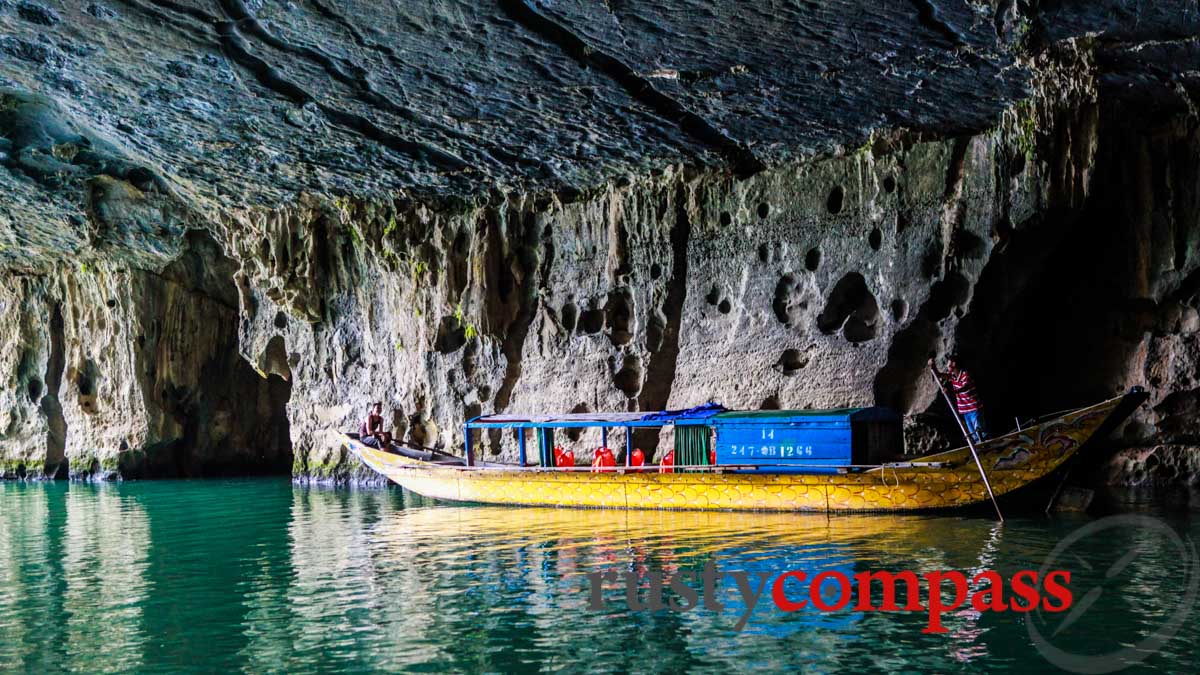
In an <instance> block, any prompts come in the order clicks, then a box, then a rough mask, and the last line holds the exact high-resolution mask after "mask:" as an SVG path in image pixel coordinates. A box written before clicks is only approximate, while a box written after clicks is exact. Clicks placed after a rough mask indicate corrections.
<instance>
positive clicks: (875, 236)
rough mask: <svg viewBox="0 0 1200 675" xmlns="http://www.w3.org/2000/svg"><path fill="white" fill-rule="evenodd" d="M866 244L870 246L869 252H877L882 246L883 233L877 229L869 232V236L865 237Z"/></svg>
mask: <svg viewBox="0 0 1200 675" xmlns="http://www.w3.org/2000/svg"><path fill="white" fill-rule="evenodd" d="M867 243H869V244H870V245H871V250H873V251H878V250H879V247H880V246H882V245H883V231H882V230H880V229H879V228H878V227H876V228H874V229H872V230H871V234H870V235H869V236H868V237H867Z"/></svg>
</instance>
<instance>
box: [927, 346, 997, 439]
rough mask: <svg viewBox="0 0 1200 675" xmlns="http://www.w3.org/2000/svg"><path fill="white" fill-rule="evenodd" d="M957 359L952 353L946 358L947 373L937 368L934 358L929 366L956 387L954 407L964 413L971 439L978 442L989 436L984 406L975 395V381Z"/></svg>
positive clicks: (963, 416) (941, 378)
mask: <svg viewBox="0 0 1200 675" xmlns="http://www.w3.org/2000/svg"><path fill="white" fill-rule="evenodd" d="M955 359H956V357H955V356H954V355H951V356H950V357H949V358H948V359H947V360H946V369H947V372H945V373H943V372H941V371H939V370H938V369H937V366H936V365H935V364H934V362H933V359H929V367H930V368H933V372H935V373H937V376H938V379H940V380H942V382H943V383H948V384H949V385H950V386H951V387H952V388H953V389H954V404H955V405H954V407H956V408H958V414H960V415H962V418H963V424H964V425H965V426H966V427H967V433H968V434H969V435H970V436H971V440H973V441H975V442H976V443H978V442H980V441H982V440H985V439H986V438H987V428H986V427H985V425H984V420H983V406H981V405H979V398H978V397H977V396H976V395H975V383H974V382H972V381H971V376H970V375H969V374H968V373H967V371H966V370H965V369H963V368H960V367H959V366H958V363H957V362H956V360H955Z"/></svg>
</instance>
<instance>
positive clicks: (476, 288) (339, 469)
mask: <svg viewBox="0 0 1200 675" xmlns="http://www.w3.org/2000/svg"><path fill="white" fill-rule="evenodd" d="M1147 4H1148V5H1149V6H1141V5H1139V6H1138V7H1137V8H1136V9H1130V8H1128V7H1126V5H1125V4H1124V3H1115V2H1114V3H1050V2H1044V3H1024V2H1004V1H1001V2H991V3H988V2H981V3H952V2H925V1H922V2H913V3H892V4H890V5H888V4H885V5H880V4H879V3H863V2H856V1H839V2H827V3H808V4H802V5H796V6H794V7H788V8H782V7H779V6H777V5H776V4H775V3H737V4H736V5H733V4H727V3H717V2H710V1H708V0H688V1H687V2H680V3H674V4H670V3H668V4H664V3H640V2H621V3H615V2H609V3H601V2H594V3H593V2H582V1H578V2H554V3H541V2H533V1H532V0H524V1H522V0H511V1H510V0H498V1H497V2H495V3H467V2H462V3H459V2H447V3H439V4H437V5H436V6H431V7H436V8H424V9H422V8H413V7H406V8H404V9H395V8H381V7H379V6H377V3H367V2H340V3H333V2H327V1H324V0H305V1H303V2H291V3H280V2H265V1H258V2H250V1H242V0H229V1H226V0H221V1H219V2H216V1H214V2H203V1H201V0H175V1H170V2H168V1H166V0H119V1H118V0H110V1H108V2H94V3H66V2H50V1H49V0H42V1H39V2H32V1H26V0H21V1H13V0H0V26H2V27H3V28H4V30H3V37H0V54H3V56H4V59H3V60H2V61H0V87H3V89H2V90H0V188H2V189H3V190H4V191H5V194H6V198H5V199H4V200H3V202H0V269H2V270H3V271H2V272H0V315H2V316H3V317H4V319H5V320H4V322H3V324H2V325H0V344H3V349H2V350H0V377H3V378H7V380H6V381H5V384H4V386H3V387H0V474H3V475H5V476H7V477H40V476H63V475H68V474H69V475H72V476H76V477H91V476H96V477H108V478H114V477H133V476H141V477H155V476H168V475H214V474H222V473H250V472H278V471H286V470H287V467H289V466H290V467H291V469H292V471H293V474H294V475H295V476H297V477H298V478H305V479H313V480H346V479H363V478H365V477H364V476H362V475H361V474H360V473H358V472H357V471H356V467H354V466H353V465H352V464H351V463H350V462H348V461H347V458H346V457H344V456H342V455H341V453H340V451H339V450H338V449H337V446H336V443H334V442H333V434H334V432H335V431H336V430H337V429H344V428H348V427H351V426H353V424H354V422H355V421H356V420H357V419H358V417H359V416H360V414H361V412H362V410H361V408H362V406H363V405H364V404H365V403H366V402H368V401H372V400H382V401H384V402H385V407H386V409H387V410H388V411H389V415H390V416H391V418H392V422H393V424H394V426H395V427H396V429H397V430H399V431H401V432H402V433H403V434H405V435H406V436H407V437H408V438H410V439H411V440H413V441H415V442H418V443H423V444H429V445H433V444H441V445H445V446H447V447H450V448H455V447H459V446H461V438H460V435H459V431H458V429H459V426H458V425H459V424H460V423H461V421H462V420H463V419H464V418H465V417H469V416H473V415H477V414H481V413H486V412H492V411H505V410H508V411H517V410H549V409H553V410H561V409H574V410H605V409H609V410H621V409H631V410H634V409H644V410H650V409H659V408H663V407H684V406H689V405H693V404H697V403H702V402H704V401H706V400H710V399H715V400H719V401H721V402H723V403H724V404H726V405H728V406H731V407H750V408H754V407H806V406H813V407H819V406H832V405H842V404H869V403H881V404H885V405H891V406H894V407H896V408H897V409H899V410H901V411H903V412H904V413H905V414H906V415H907V416H908V419H909V432H910V433H909V441H910V443H909V445H910V449H913V450H917V449H922V448H926V447H931V446H936V445H939V444H944V443H947V442H948V438H947V436H946V435H945V431H946V428H945V424H944V421H945V420H944V419H941V420H940V419H939V418H938V416H937V414H936V411H938V410H939V409H940V408H939V407H938V406H937V405H936V401H935V398H934V393H935V392H934V391H933V390H932V389H931V386H930V382H929V381H928V377H927V375H926V374H925V372H924V370H923V364H924V362H925V359H926V358H927V357H928V356H929V354H931V353H945V352H946V351H948V350H950V349H955V348H957V349H959V350H960V351H961V352H962V353H963V354H964V356H965V358H966V359H967V361H968V362H970V363H973V364H974V370H975V371H976V377H977V379H978V381H979V386H980V388H981V390H982V394H983V396H984V398H985V399H986V400H987V402H988V405H989V413H990V414H991V416H992V418H993V421H994V422H995V423H996V424H998V425H1003V424H1004V423H1005V421H1007V420H1010V419H1012V418H1013V417H1021V418H1028V417H1031V416H1034V415H1038V414H1043V413H1047V412H1051V411H1053V410H1058V409H1061V408H1065V407H1068V406H1072V405H1078V404H1081V403H1086V402H1089V401H1092V400H1095V399H1097V398H1100V397H1104V396H1108V395H1111V394H1113V393H1115V392H1117V391H1119V390H1122V389H1125V388H1127V387H1128V386H1130V385H1133V384H1141V385H1145V386H1147V387H1148V388H1149V389H1150V391H1151V392H1152V397H1153V398H1152V401H1151V404H1150V405H1149V406H1148V407H1146V408H1144V409H1143V411H1142V412H1141V413H1140V414H1139V415H1138V416H1137V417H1136V418H1135V419H1134V420H1133V421H1131V422H1130V423H1129V424H1127V425H1126V426H1125V427H1124V428H1123V429H1122V430H1121V431H1120V432H1119V435H1118V438H1117V439H1115V442H1116V443H1117V444H1118V445H1123V446H1127V447H1128V448H1129V450H1127V451H1126V454H1125V455H1123V456H1121V457H1118V458H1117V459H1114V460H1113V461H1114V464H1113V467H1114V469H1113V473H1112V474H1111V479H1112V480H1114V481H1117V482H1121V481H1126V482H1128V481H1138V480H1143V479H1144V475H1143V474H1145V471H1143V470H1142V469H1141V468H1137V467H1138V466H1142V465H1141V464H1137V462H1138V461H1141V460H1140V459H1138V458H1144V457H1149V456H1158V455H1161V454H1162V452H1160V451H1158V450H1151V448H1156V447H1158V446H1160V445H1161V446H1169V447H1170V448H1171V450H1170V453H1171V456H1172V458H1173V459H1171V460H1170V462H1169V463H1170V465H1171V466H1179V467H1183V468H1181V469H1180V470H1179V471H1176V472H1175V473H1173V474H1172V475H1171V477H1170V480H1171V481H1195V471H1194V466H1195V465H1196V462H1195V461H1193V460H1194V457H1195V453H1196V452H1197V451H1196V450H1195V446H1196V444H1197V443H1198V441H1197V439H1198V438H1200V436H1198V434H1197V431H1196V429H1195V428H1194V427H1195V425H1196V424H1197V422H1196V420H1197V419H1200V418H1198V417H1197V416H1196V406H1197V401H1198V400H1200V399H1198V398H1197V392H1198V391H1200V388H1198V385H1197V382H1196V379H1197V375H1196V373H1197V367H1198V365H1200V351H1198V350H1197V348H1196V346H1195V343H1196V340H1197V332H1198V331H1200V318H1198V314H1197V306H1198V302H1200V301H1198V298H1197V294H1198V293H1200V282H1198V281H1197V279H1200V276H1198V275H1197V272H1196V270H1197V269H1200V263H1198V260H1197V254H1196V252H1195V251H1196V239H1197V237H1198V236H1200V234H1198V231H1200V229H1198V225H1197V221H1198V219H1200V145H1198V143H1197V141H1198V139H1197V137H1196V128H1197V113H1196V106H1195V102H1194V101H1195V100H1196V99H1195V94H1196V91H1197V88H1198V85H1200V77H1198V76H1197V75H1196V73H1197V72H1200V68H1198V66H1200V47H1198V46H1197V38H1196V35H1197V26H1198V25H1200V18H1198V15H1197V9H1196V7H1195V5H1194V3H1184V2H1175V3H1173V2H1162V3H1147ZM638 440H639V442H640V443H644V444H645V445H646V446H650V445H653V443H654V439H653V438H646V439H638ZM510 445H511V440H509V439H505V438H502V437H500V436H492V437H489V438H488V439H486V443H485V447H486V448H487V452H489V453H494V454H505V453H511V452H512V448H511V447H509V446H510ZM1125 457H1133V458H1134V459H1125ZM1121 462H1125V464H1121ZM1166 463H1167V462H1164V464H1166ZM1143 464H1144V463H1143ZM1135 465H1136V466H1135ZM1122 467H1126V468H1122ZM1130 467H1133V468H1130ZM1189 467H1190V468H1189ZM1147 475H1148V474H1147ZM1154 475H1158V474H1154Z"/></svg>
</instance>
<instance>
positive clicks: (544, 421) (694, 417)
mask: <svg viewBox="0 0 1200 675" xmlns="http://www.w3.org/2000/svg"><path fill="white" fill-rule="evenodd" d="M723 412H725V407H724V406H722V405H720V404H718V403H705V404H704V405H701V406H696V407H694V408H687V409H686V410H663V411H660V412H649V413H647V412H624V413H622V412H616V413H590V412H589V413H561V414H557V415H506V414H499V415H484V416H482V417H476V418H474V419H471V420H468V421H467V425H466V426H467V428H468V429H545V428H552V429H566V428H580V427H583V428H588V427H661V426H666V425H668V424H688V423H691V424H702V423H704V421H705V420H708V419H709V418H711V417H713V416H715V415H718V414H720V413H723Z"/></svg>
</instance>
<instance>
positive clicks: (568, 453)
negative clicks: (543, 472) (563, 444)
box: [554, 448, 575, 466]
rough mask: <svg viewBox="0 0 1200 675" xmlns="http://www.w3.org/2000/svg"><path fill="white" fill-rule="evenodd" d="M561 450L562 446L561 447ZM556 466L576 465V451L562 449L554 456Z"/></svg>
mask: <svg viewBox="0 0 1200 675" xmlns="http://www.w3.org/2000/svg"><path fill="white" fill-rule="evenodd" d="M559 450H561V448H560V449H559ZM554 465H555V466H575V451H574V450H561V452H560V453H559V454H558V455H556V456H555V458H554Z"/></svg>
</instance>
